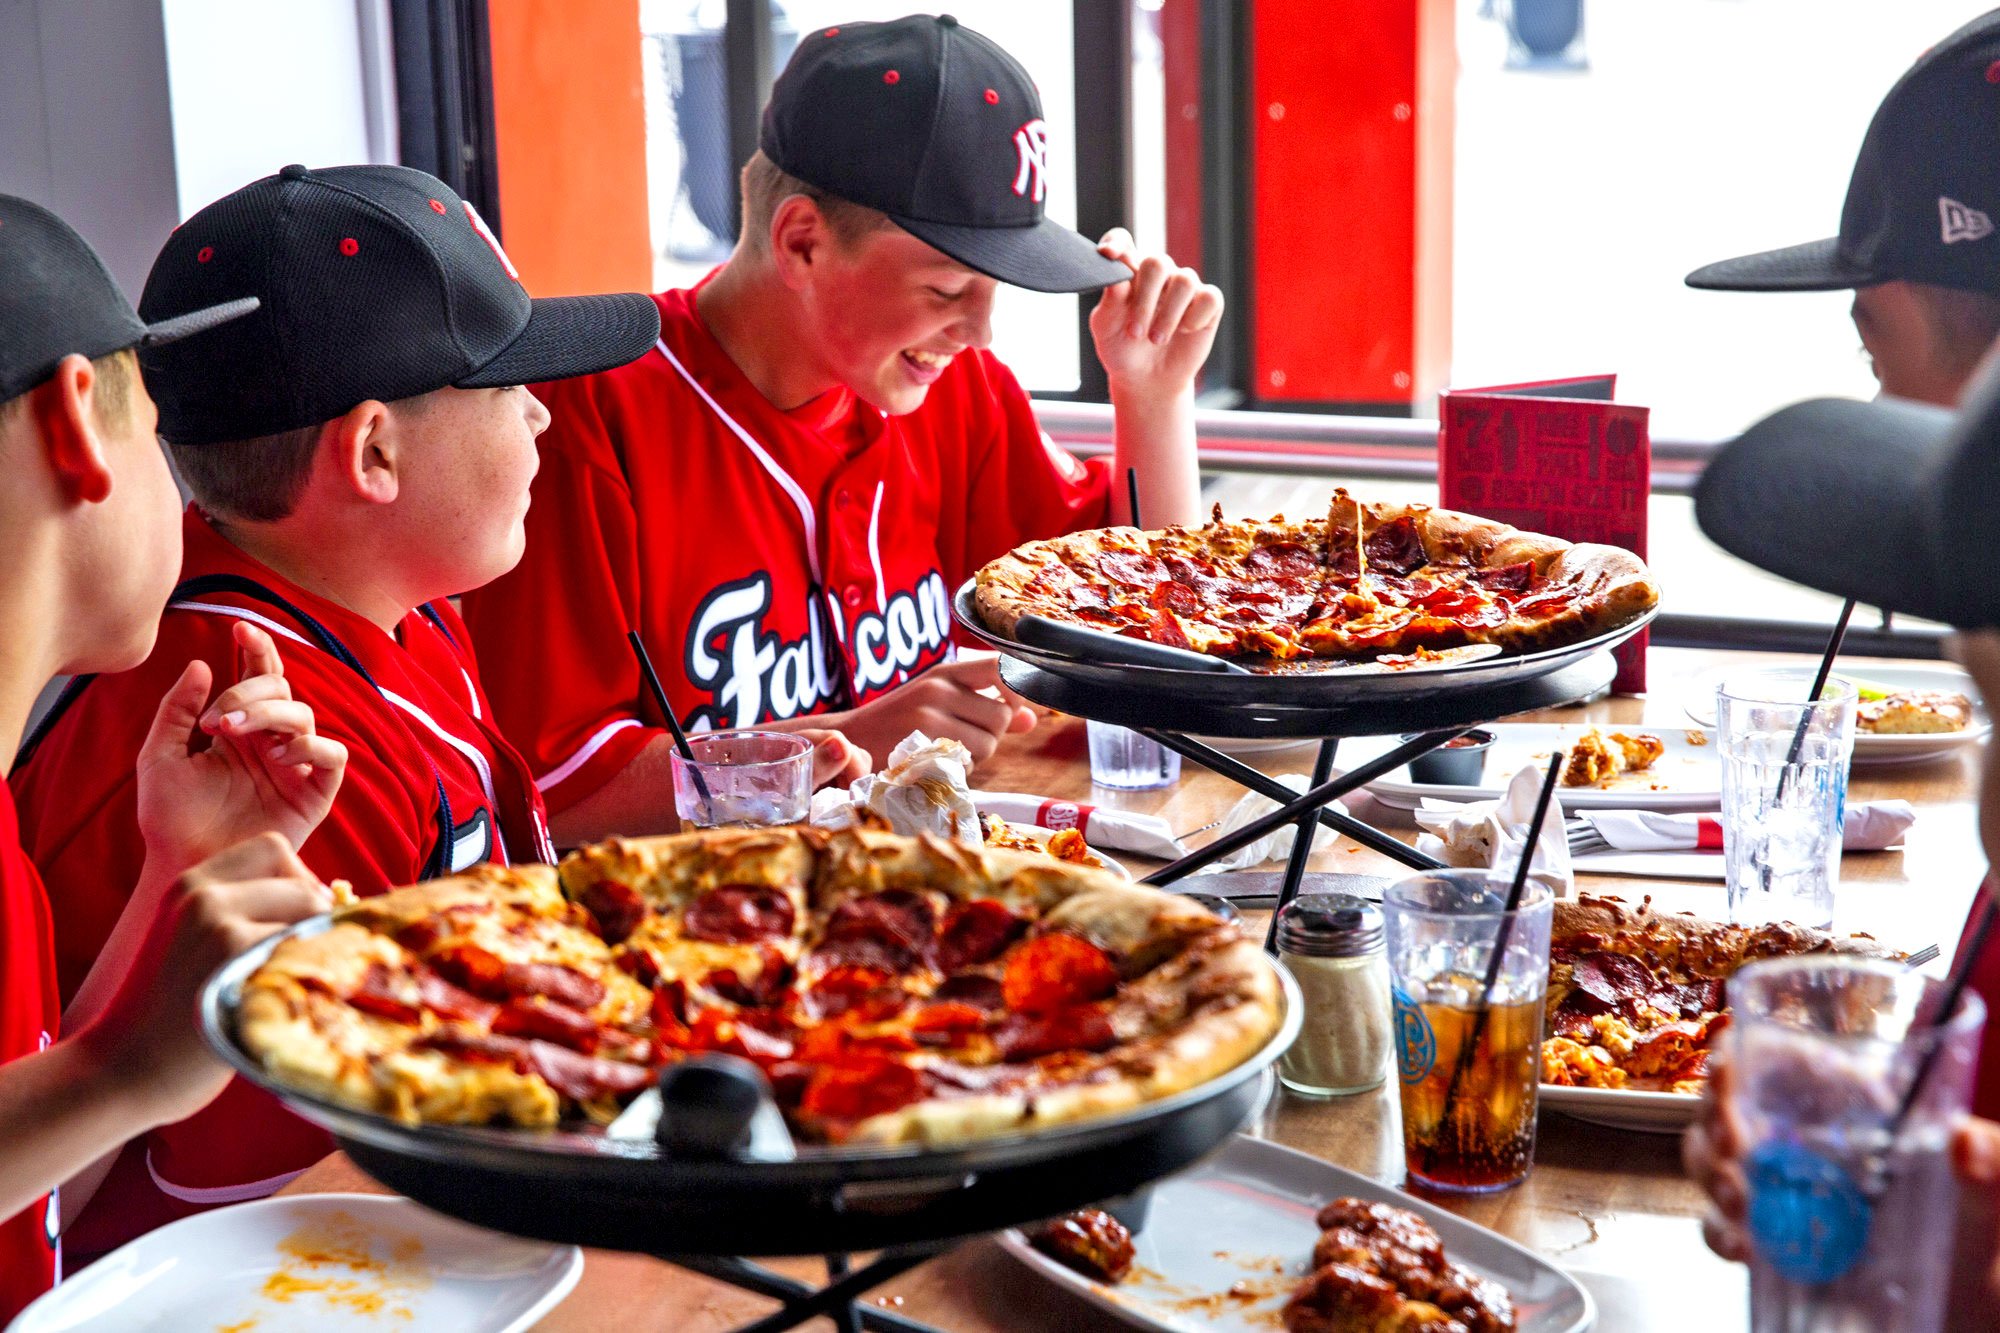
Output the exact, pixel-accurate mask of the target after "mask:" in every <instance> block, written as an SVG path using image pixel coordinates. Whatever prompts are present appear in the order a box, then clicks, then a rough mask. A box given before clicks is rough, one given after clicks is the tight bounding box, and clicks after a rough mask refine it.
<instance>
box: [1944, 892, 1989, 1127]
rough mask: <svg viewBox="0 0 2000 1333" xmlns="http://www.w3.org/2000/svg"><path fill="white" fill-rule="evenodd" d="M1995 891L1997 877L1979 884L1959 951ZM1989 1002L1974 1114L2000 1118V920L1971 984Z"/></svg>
mask: <svg viewBox="0 0 2000 1333" xmlns="http://www.w3.org/2000/svg"><path fill="white" fill-rule="evenodd" d="M1992 894H1993V880H1992V877H1991V876H1988V877H1987V878H1986V879H1985V880H1984V881H1982V882H1981V883H1980V885H1979V892H1978V893H1976V894H1974V895H1973V896H1972V909H1971V911H1969V912H1968V913H1966V918H1965V931H1964V932H1963V933H1961V934H1960V936H1959V941H1958V950H1957V952H1958V953H1962V952H1963V951H1964V950H1965V948H1966V947H1967V946H1968V945H1970V944H1971V943H1972V938H1971V933H1970V932H1971V930H1972V928H1973V926H1974V925H1975V924H1977V922H1978V920H1979V914H1980V911H1981V909H1982V908H1983V906H1984V904H1985V903H1986V901H1987V900H1988V899H1989V898H1990V897H1991V896H1992ZM1951 965H1952V966H1953V967H1954V968H1956V967H1958V966H1959V959H1958V957H1957V956H1954V957H1953V958H1952V964H1951ZM1969 984H1970V985H1971V987H1972V989H1973V990H1974V991H1976V992H1978V994H1979V998H1980V999H1982V1000H1984V1001H1986V1031H1985V1032H1984V1034H1982V1036H1981V1038H1980V1044H1979V1066H1978V1069H1977V1071H1976V1072H1975V1073H1974V1078H1975V1080H1976V1082H1974V1084H1973V1085H1972V1113H1973V1114H1974V1115H1977V1116H1984V1117H1985V1118H1986V1119H1988V1120H2000V923H1995V926H1994V928H1993V929H1992V930H1991V931H1989V932H1988V933H1987V936H1986V943H1985V946H1984V947H1983V948H1981V949H1980V951H1979V956H1978V957H1977V958H1976V959H1974V960H1973V963H1972V976H1971V980H1970V983H1969Z"/></svg>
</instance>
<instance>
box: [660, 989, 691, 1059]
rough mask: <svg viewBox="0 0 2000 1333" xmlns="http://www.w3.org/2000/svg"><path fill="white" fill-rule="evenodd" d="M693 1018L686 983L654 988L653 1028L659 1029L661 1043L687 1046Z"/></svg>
mask: <svg viewBox="0 0 2000 1333" xmlns="http://www.w3.org/2000/svg"><path fill="white" fill-rule="evenodd" d="M692 1016H693V1013H692V1010H691V1009H690V1008H689V1005H688V993H687V983H686V982H684V981H668V982H663V983H661V984H660V985H658V986H655V987H654V988H653V1026H654V1027H655V1028H656V1029H658V1031H659V1034H660V1040H661V1041H664V1042H668V1043H671V1044H673V1045H682V1044H685V1043H686V1041H687V1039H688V1022H689V1021H690V1019H691V1018H692Z"/></svg>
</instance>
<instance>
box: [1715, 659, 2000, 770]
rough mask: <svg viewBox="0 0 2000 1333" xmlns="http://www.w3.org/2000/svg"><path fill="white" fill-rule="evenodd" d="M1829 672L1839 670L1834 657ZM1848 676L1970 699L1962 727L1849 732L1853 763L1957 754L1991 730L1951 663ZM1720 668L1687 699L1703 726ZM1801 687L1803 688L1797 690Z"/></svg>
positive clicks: (1966, 679) (1982, 707)
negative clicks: (1900, 733) (1906, 733)
mask: <svg viewBox="0 0 2000 1333" xmlns="http://www.w3.org/2000/svg"><path fill="white" fill-rule="evenodd" d="M1833 673H1834V674H1835V675H1836V676H1837V675H1840V674H1841V670H1840V667H1839V665H1838V664H1837V663H1836V664H1835V666H1834V669H1833ZM1853 674H1854V676H1855V677H1856V678H1858V679H1860V680H1865V681H1867V682H1868V683H1869V684H1871V685H1887V686H1890V687H1891V688H1894V689H1899V690H1956V691H1957V692H1958V693H1960V694H1962V695H1964V696H1965V697H1966V698H1968V699H1970V700H1972V725H1971V726H1969V727H1967V728H1966V729H1965V730H1964V731H1941V732H1933V733H1931V734H1929V735H1916V736H1876V735H1873V734H1871V733H1869V732H1865V731H1856V732H1855V733H1854V762H1855V763H1857V764H1864V765H1871V764H1917V763H1923V762H1925V761H1928V760H1931V759H1941V758H1943V757H1944V756H1946V755H1951V754H1957V753H1958V752H1959V751H1960V750H1962V749H1964V748H1965V747H1966V746H1968V745H1977V744H1978V743H1979V742H1980V741H1982V740H1984V739H1986V737H1987V735H1988V734H1989V733H1991V732H1992V730H1993V716H1992V714H1991V713H1989V712H1988V711H1987V709H1986V701H1985V700H1984V699H1982V698H1980V697H1979V690H1978V687H1976V686H1975V685H1973V683H1972V677H1970V676H1968V675H1966V674H1965V673H1964V672H1963V671H1961V670H1959V669H1958V668H1957V667H1955V666H1949V665H1947V666H1885V667H1877V666H1868V667H1863V668H1861V669H1860V670H1857V671H1855V672H1854V673H1853ZM1721 683H1722V676H1721V675H1720V674H1715V675H1710V676H1706V677H1703V678H1702V679H1701V680H1700V681H1699V682H1698V683H1697V684H1696V685H1695V686H1694V687H1693V689H1694V693H1693V695H1692V696H1691V697H1690V698H1689V700H1688V702H1687V705H1686V707H1687V714H1688V716H1689V717H1691V718H1693V719H1694V720H1695V721H1697V722H1700V723H1701V724H1702V725H1703V726H1707V727H1712V726H1714V725H1715V687H1716V686H1717V685H1719V684H1721ZM1801 692H1802V693H1803V690H1802V691H1801Z"/></svg>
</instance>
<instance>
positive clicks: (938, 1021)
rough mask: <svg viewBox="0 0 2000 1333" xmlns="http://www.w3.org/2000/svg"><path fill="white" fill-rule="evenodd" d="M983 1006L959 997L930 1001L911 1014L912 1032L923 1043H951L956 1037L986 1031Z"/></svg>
mask: <svg viewBox="0 0 2000 1333" xmlns="http://www.w3.org/2000/svg"><path fill="white" fill-rule="evenodd" d="M986 1024H987V1014H986V1011H985V1010H984V1009H981V1008H978V1007H977V1006H975V1005H970V1004H966V1003H964V1002H962V1001H959V1000H944V1001H941V1002H939V1003H935V1004H927V1005H925V1006H924V1007H923V1008H921V1009H919V1010H917V1012H916V1013H915V1014H913V1015H911V1017H910V1032H911V1035H912V1036H914V1037H915V1038H916V1040H917V1042H918V1043H919V1044H920V1045H924V1046H949V1045H950V1044H951V1043H952V1041H953V1039H954V1038H957V1037H963V1036H969V1035H970V1034H972V1033H974V1032H984V1031H985V1030H986Z"/></svg>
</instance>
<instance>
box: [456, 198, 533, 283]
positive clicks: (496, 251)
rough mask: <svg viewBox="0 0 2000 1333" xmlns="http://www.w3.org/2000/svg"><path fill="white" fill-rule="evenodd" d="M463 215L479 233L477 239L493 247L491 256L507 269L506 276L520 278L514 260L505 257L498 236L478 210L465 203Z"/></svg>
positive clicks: (517, 280) (514, 278)
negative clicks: (469, 219)
mask: <svg viewBox="0 0 2000 1333" xmlns="http://www.w3.org/2000/svg"><path fill="white" fill-rule="evenodd" d="M465 216H467V217H468V218H471V219H472V229H473V230H474V231H476V232H478V233H479V239H481V240H482V241H485V242H486V244H487V245H489V246H491V247H492V249H493V257H494V258H495V259H498V260H499V261H500V267H501V268H504V269H506V270H507V276H508V277H510V278H512V279H513V280H514V281H516V282H519V281H520V280H521V271H520V270H519V269H517V268H515V267H514V261H513V260H511V259H509V258H507V252H506V251H505V250H502V249H501V248H500V238H499V237H498V236H495V235H494V234H493V230H492V228H490V227H488V226H487V225H486V219H485V218H483V217H480V216H479V210H478V209H476V208H474V207H473V206H472V205H471V204H466V205H465Z"/></svg>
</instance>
